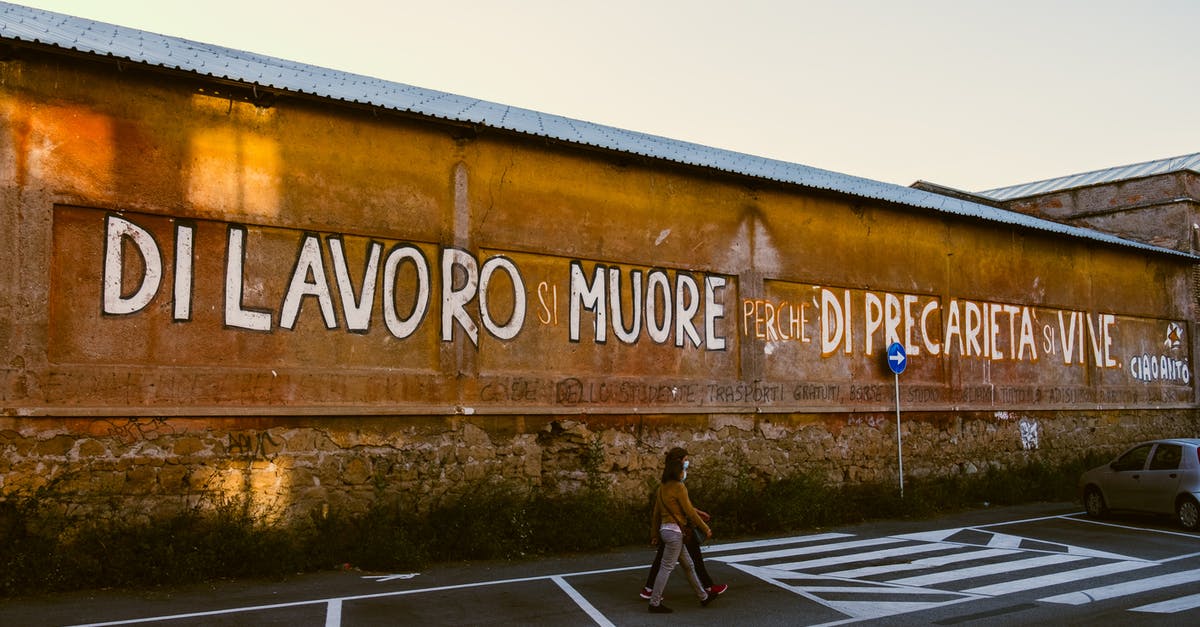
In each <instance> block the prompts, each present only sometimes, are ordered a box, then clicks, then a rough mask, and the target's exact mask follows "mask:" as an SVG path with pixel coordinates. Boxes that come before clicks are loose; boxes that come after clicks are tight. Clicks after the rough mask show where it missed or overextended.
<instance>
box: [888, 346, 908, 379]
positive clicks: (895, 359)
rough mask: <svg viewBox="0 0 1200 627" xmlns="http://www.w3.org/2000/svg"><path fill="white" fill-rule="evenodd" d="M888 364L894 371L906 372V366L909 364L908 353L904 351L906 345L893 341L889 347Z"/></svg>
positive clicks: (897, 372)
mask: <svg viewBox="0 0 1200 627" xmlns="http://www.w3.org/2000/svg"><path fill="white" fill-rule="evenodd" d="M887 364H888V368H891V369H892V372H894V373H896V374H900V373H901V372H904V367H905V366H907V365H908V355H906V354H905V353H904V345H903V344H901V343H900V342H892V345H891V346H889V347H888V349H887Z"/></svg>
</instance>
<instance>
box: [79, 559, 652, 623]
mask: <svg viewBox="0 0 1200 627" xmlns="http://www.w3.org/2000/svg"><path fill="white" fill-rule="evenodd" d="M648 568H650V564H639V565H637V566H623V567H620V568H604V569H600V570H587V571H579V572H574V573H566V574H562V575H537V576H534V577H518V578H514V579H497V580H495V581H473V582H469V583H460V584H451V585H447V586H434V587H432V588H416V589H412V590H393V591H391V592H376V593H372V594H358V595H353V596H345V597H332V598H326V599H307V600H304V601H293V602H291V603H272V604H269V605H252V606H246V607H231V608H225V609H220V610H209V611H206V612H188V613H185V614H170V615H164V616H147V617H143V618H131V619H124V620H115V621H108V622H102V623H84V624H79V625H72V626H70V627H116V626H118V625H137V624H141V623H155V622H162V621H169V620H179V619H182V618H203V617H205V616H223V615H226V614H238V613H242V612H258V611H262V610H278V609H285V608H290V607H303V606H305V605H318V604H322V603H324V604H330V603H333V602H337V603H338V604H339V605H340V604H342V603H344V602H346V601H364V600H368V599H386V598H388V597H398V596H407V595H410V594H422V593H426V592H445V591H448V590H465V589H468V588H482V587H486V586H499V585H505V584H510V583H526V582H530V581H545V580H547V579H554V578H556V577H579V576H584V575H601V574H605V573H617V572H623V571H627V570H642V569H648ZM338 615H339V616H340V615H341V612H340V610H339V612H338Z"/></svg>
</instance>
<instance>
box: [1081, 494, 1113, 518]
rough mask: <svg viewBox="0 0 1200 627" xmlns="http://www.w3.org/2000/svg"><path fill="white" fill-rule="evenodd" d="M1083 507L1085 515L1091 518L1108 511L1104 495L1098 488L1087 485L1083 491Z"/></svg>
mask: <svg viewBox="0 0 1200 627" xmlns="http://www.w3.org/2000/svg"><path fill="white" fill-rule="evenodd" d="M1083 509H1085V510H1087V515H1088V516H1091V517H1092V518H1102V517H1103V516H1104V515H1105V514H1107V513H1108V506H1107V505H1105V504H1104V495H1103V494H1101V493H1100V488H1097V487H1096V486H1088V489H1087V490H1085V491H1084V493H1083Z"/></svg>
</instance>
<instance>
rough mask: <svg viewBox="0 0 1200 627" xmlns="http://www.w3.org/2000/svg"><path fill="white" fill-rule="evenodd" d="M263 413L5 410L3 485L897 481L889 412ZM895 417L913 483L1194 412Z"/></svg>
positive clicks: (277, 488) (198, 496) (633, 486)
mask: <svg viewBox="0 0 1200 627" xmlns="http://www.w3.org/2000/svg"><path fill="white" fill-rule="evenodd" d="M258 422H259V424H257V425H253V426H251V425H246V424H239V421H238V420H236V419H231V420H229V421H227V422H226V423H225V424H219V423H217V424H214V423H213V421H197V420H185V419H172V420H149V419H109V420H106V421H103V423H102V424H95V423H93V424H89V425H87V428H88V429H90V430H91V431H92V433H90V434H87V435H83V434H80V433H79V432H78V431H79V425H78V424H71V423H70V421H59V420H50V419H31V420H11V419H3V420H0V425H2V426H3V427H4V428H3V429H0V453H2V454H3V455H2V458H0V460H2V461H0V490H2V491H3V492H4V493H5V494H8V495H10V496H12V495H32V494H34V493H35V492H36V491H37V490H38V489H39V488H41V489H43V490H44V491H45V493H46V494H47V495H51V496H53V497H54V498H55V499H56V500H57V501H58V502H59V503H60V504H61V505H62V506H63V507H83V508H85V509H90V510H93V511H96V512H98V513H100V514H103V513H106V512H117V513H119V515H121V516H133V515H137V514H139V513H145V514H150V515H152V514H155V513H165V512H170V511H174V510H177V509H182V508H185V507H193V506H197V505H199V506H212V505H213V504H215V503H218V502H221V500H222V499H224V498H233V497H239V498H248V499H250V501H251V502H252V503H253V504H254V505H255V507H256V508H257V509H258V511H259V512H261V513H263V514H265V515H269V516H282V517H285V518H286V517H296V516H304V515H308V514H311V513H313V512H321V511H329V510H331V509H336V510H342V511H358V510H363V509H365V508H367V507H368V506H369V505H370V504H371V503H373V502H376V501H377V500H380V499H384V500H385V501H384V502H393V501H396V500H399V501H400V502H403V503H412V504H415V505H416V506H418V507H427V506H429V505H430V504H432V503H435V502H437V501H438V500H439V499H442V498H453V497H455V496H457V495H459V494H461V492H462V491H463V490H466V489H469V488H470V487H472V486H474V485H476V484H477V483H479V482H501V483H504V484H507V485H509V486H515V487H518V488H520V487H529V488H539V489H543V490H548V491H550V492H559V491H567V492H569V491H571V490H575V489H578V488H579V487H580V486H581V485H583V484H584V483H585V482H587V481H588V480H589V479H590V475H589V473H598V474H597V475H596V476H598V477H599V478H600V479H599V480H600V481H602V482H603V483H605V484H606V485H609V486H610V487H611V488H612V489H613V491H614V493H615V494H616V495H617V496H618V497H621V498H625V499H629V500H631V501H638V500H639V499H642V498H644V496H645V494H646V490H647V488H648V486H651V485H653V484H654V482H656V481H657V479H658V475H659V473H660V472H661V469H662V468H661V465H662V453H663V451H665V450H667V449H668V448H670V447H672V446H679V445H682V446H685V447H686V448H687V449H688V450H689V451H690V452H691V454H692V456H693V460H694V463H695V465H696V468H695V469H694V471H695V472H697V473H699V474H700V475H705V474H709V475H710V476H712V475H721V474H729V473H745V474H747V475H749V476H750V477H753V478H754V479H757V480H770V479H778V478H783V477H787V476H789V475H794V474H796V473H810V474H813V475H815V476H817V477H821V478H823V479H825V480H827V481H829V482H831V483H842V482H883V483H888V482H896V481H897V455H896V435H895V416H894V415H889V414H862V415H855V416H850V417H846V416H830V415H825V416H789V415H772V416H745V415H730V416H716V415H714V416H673V417H665V416H639V417H627V418H613V419H607V420H587V419H582V418H580V417H578V416H566V417H548V416H541V417H512V416H504V417H471V418H465V417H455V418H419V419H418V418H405V419H393V418H376V419H369V420H368V419H359V418H354V419H337V418H334V419H323V420H283V421H278V423H276V424H271V423H270V422H262V421H258ZM902 426H903V431H902V435H903V445H904V455H905V462H904V463H905V466H904V467H905V475H906V477H908V478H913V477H929V476H953V475H956V474H971V473H975V472H980V471H982V470H985V469H987V468H988V467H990V466H995V467H1007V466H1012V465H1019V464H1022V463H1024V462H1026V461H1034V460H1037V461H1042V462H1046V463H1051V464H1053V463H1058V462H1063V461H1067V460H1073V459H1076V458H1078V457H1080V456H1081V455H1083V454H1084V453H1086V452H1089V451H1100V452H1109V453H1115V452H1117V451H1118V450H1119V449H1120V448H1122V447H1124V446H1126V445H1127V444H1129V443H1131V442H1134V441H1138V440H1143V439H1150V438H1155V437H1164V436H1192V437H1195V436H1198V435H1200V421H1198V420H1197V418H1196V416H1195V415H1194V414H1192V413H1186V414H1185V413H1180V412H1155V413H1153V414H1146V413H1144V412H1141V413H1137V414H1133V413H1130V414H1126V415H1122V414H1119V413H1112V412H1088V413H1074V412H1072V413H1021V412H1013V413H1007V412H1000V413H970V414H952V415H950V414H948V415H936V416H932V415H925V416H916V417H913V416H902ZM76 511H79V510H76Z"/></svg>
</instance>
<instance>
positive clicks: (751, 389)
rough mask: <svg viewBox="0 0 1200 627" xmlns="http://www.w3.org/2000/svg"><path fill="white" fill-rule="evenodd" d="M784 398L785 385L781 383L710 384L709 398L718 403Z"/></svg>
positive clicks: (777, 400) (767, 401) (773, 401)
mask: <svg viewBox="0 0 1200 627" xmlns="http://www.w3.org/2000/svg"><path fill="white" fill-rule="evenodd" d="M783 398H784V386H783V385H781V384H780V385H771V384H767V383H758V382H755V383H738V384H736V385H709V386H708V400H709V402H711V403H716V404H722V403H733V404H741V403H777V402H779V401H780V400H782V399H783Z"/></svg>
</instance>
